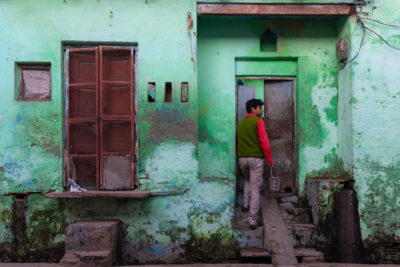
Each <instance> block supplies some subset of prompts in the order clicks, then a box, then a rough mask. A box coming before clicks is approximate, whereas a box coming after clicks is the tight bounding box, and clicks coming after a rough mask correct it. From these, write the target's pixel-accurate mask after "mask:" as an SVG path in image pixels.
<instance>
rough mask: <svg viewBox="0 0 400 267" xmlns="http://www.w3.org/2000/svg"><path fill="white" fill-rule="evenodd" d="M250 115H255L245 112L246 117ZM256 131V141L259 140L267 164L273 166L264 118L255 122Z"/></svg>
mask: <svg viewBox="0 0 400 267" xmlns="http://www.w3.org/2000/svg"><path fill="white" fill-rule="evenodd" d="M251 116H256V115H254V114H247V115H246V118H248V117H251ZM257 133H258V141H259V142H260V146H261V148H262V150H263V152H264V155H265V158H266V159H267V161H268V163H269V165H271V166H273V165H274V161H273V160H272V152H271V145H270V144H269V139H268V135H267V131H265V123H264V120H262V119H261V120H259V121H258V122H257Z"/></svg>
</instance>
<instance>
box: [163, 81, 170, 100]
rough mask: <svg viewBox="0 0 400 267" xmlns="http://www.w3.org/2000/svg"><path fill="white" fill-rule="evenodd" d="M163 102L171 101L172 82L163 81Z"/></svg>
mask: <svg viewBox="0 0 400 267" xmlns="http://www.w3.org/2000/svg"><path fill="white" fill-rule="evenodd" d="M164 102H172V83H171V82H167V83H165V99H164Z"/></svg>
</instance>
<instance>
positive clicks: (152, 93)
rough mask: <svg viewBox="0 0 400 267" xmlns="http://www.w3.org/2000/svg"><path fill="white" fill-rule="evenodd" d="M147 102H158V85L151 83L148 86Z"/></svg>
mask: <svg viewBox="0 0 400 267" xmlns="http://www.w3.org/2000/svg"><path fill="white" fill-rule="evenodd" d="M147 101H148V102H156V83H155V82H149V83H148V84H147Z"/></svg>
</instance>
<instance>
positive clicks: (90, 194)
mask: <svg viewBox="0 0 400 267" xmlns="http://www.w3.org/2000/svg"><path fill="white" fill-rule="evenodd" d="M150 195H151V193H150V191H139V190H131V191H86V192H49V193H45V194H44V196H45V197H47V198H148V197H150Z"/></svg>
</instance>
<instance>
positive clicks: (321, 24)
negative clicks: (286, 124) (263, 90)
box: [198, 17, 338, 190]
mask: <svg viewBox="0 0 400 267" xmlns="http://www.w3.org/2000/svg"><path fill="white" fill-rule="evenodd" d="M337 25H338V21H337V20H336V19H295V20H294V19H287V20H284V19H275V20H271V19H260V18H251V19H249V18H207V17H200V18H199V44H198V56H199V78H198V79H199V175H200V177H213V178H229V179H235V175H236V170H235V145H234V144H235V112H236V111H235V101H236V100H235V75H245V74H247V75H264V76H296V77H297V82H296V83H297V88H296V119H297V124H296V128H297V129H296V133H297V146H298V148H297V158H298V163H297V165H298V173H297V176H298V183H299V185H300V189H301V190H303V186H304V180H305V178H307V177H315V178H317V177H323V176H329V177H332V176H333V177H335V176H337V175H338V171H337V170H338V158H337V124H338V120H337V90H338V86H337V65H336V64H337V63H336V59H335V43H336V40H337V36H338V26H337ZM266 27H273V28H276V29H277V31H278V32H279V37H278V52H276V53H273V52H260V49H259V46H260V43H259V37H260V36H261V34H262V33H263V31H264V30H265V28H266ZM235 59H237V60H240V61H241V63H240V64H239V63H238V61H236V65H235ZM242 61H245V62H247V65H246V64H244V63H243V62H242Z"/></svg>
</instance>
